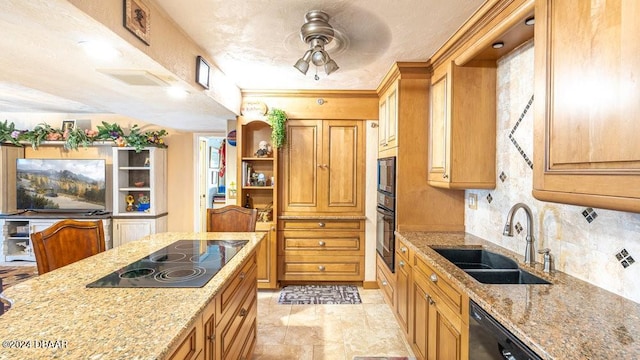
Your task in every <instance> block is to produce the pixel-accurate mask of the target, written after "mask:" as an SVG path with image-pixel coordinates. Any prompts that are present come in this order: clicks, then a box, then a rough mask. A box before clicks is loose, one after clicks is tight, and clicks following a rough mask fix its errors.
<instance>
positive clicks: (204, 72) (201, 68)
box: [196, 56, 211, 89]
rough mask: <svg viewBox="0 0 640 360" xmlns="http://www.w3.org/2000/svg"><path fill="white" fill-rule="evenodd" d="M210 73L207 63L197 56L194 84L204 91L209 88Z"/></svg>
mask: <svg viewBox="0 0 640 360" xmlns="http://www.w3.org/2000/svg"><path fill="white" fill-rule="evenodd" d="M210 73H211V66H209V63H208V62H207V61H206V60H205V59H204V58H202V56H198V57H197V58H196V82H197V83H198V84H200V86H202V87H203V88H205V89H208V88H209V74H210Z"/></svg>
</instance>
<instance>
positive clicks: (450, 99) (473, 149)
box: [428, 61, 496, 189]
mask: <svg viewBox="0 0 640 360" xmlns="http://www.w3.org/2000/svg"><path fill="white" fill-rule="evenodd" d="M495 104H496V64H495V62H492V61H486V62H474V63H473V64H472V65H467V66H458V65H456V64H455V63H454V62H453V61H448V62H445V63H444V64H442V65H441V66H439V67H437V68H436V69H435V70H434V72H433V79H432V85H431V114H430V116H429V150H428V152H429V175H428V182H429V185H432V186H436V187H442V188H448V189H493V188H495V185H496V181H495V179H496V174H495V172H496V165H495V159H496V156H495V155H496V107H495Z"/></svg>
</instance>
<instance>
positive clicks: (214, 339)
mask: <svg viewBox="0 0 640 360" xmlns="http://www.w3.org/2000/svg"><path fill="white" fill-rule="evenodd" d="M207 340H209V341H210V342H216V335H215V334H211V335H209V336H207Z"/></svg>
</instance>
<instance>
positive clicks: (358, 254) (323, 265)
mask: <svg viewBox="0 0 640 360" xmlns="http://www.w3.org/2000/svg"><path fill="white" fill-rule="evenodd" d="M279 224H280V232H279V236H280V238H279V244H280V248H279V249H278V263H279V265H278V272H279V274H278V277H279V279H281V280H287V281H314V280H315V281H362V280H364V221H363V220H335V219H331V220H328V219H327V220H324V219H314V220H280V223H279Z"/></svg>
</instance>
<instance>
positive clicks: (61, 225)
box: [31, 220, 105, 275]
mask: <svg viewBox="0 0 640 360" xmlns="http://www.w3.org/2000/svg"><path fill="white" fill-rule="evenodd" d="M31 243H32V244H33V249H34V251H35V255H36V263H37V265H38V273H39V274H40V275H42V274H44V273H47V272H49V271H51V270H55V269H57V268H60V267H63V266H65V265H69V264H71V263H74V262H76V261H78V260H82V259H84V258H88V257H89V256H92V255H95V254H98V253H100V252H103V251H104V250H105V243H104V229H103V227H102V220H96V221H78V220H62V221H59V222H57V223H55V224H53V225H52V226H50V227H48V228H46V229H44V230H42V231H39V232H36V233H33V234H31Z"/></svg>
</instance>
